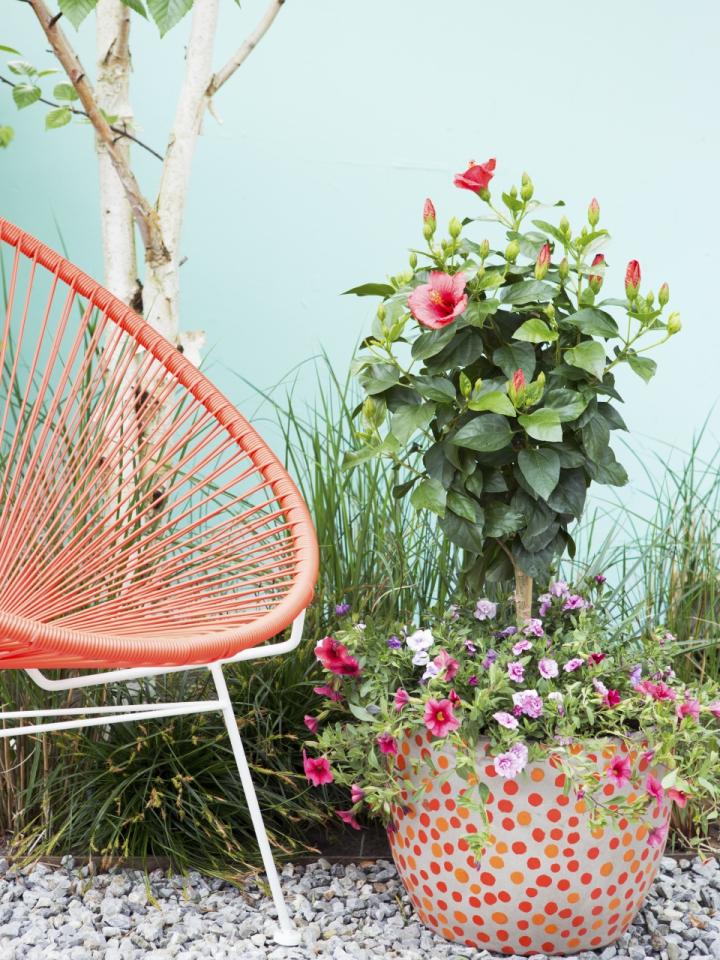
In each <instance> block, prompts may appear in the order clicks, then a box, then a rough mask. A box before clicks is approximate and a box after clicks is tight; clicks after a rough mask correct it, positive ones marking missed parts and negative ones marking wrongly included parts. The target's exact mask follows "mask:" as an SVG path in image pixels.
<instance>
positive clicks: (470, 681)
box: [468, 673, 480, 687]
mask: <svg viewBox="0 0 720 960" xmlns="http://www.w3.org/2000/svg"><path fill="white" fill-rule="evenodd" d="M478 683H480V681H479V680H478V678H477V677H476V676H475V674H474V673H473V675H472V676H471V677H468V686H470V687H476V686H477V685H478Z"/></svg>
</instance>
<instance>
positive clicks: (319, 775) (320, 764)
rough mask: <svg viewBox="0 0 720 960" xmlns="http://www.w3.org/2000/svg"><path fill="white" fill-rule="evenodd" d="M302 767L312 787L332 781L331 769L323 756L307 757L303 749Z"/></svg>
mask: <svg viewBox="0 0 720 960" xmlns="http://www.w3.org/2000/svg"><path fill="white" fill-rule="evenodd" d="M303 769H304V771H305V776H306V777H307V778H308V780H309V781H310V783H311V784H312V785H313V786H314V787H321V786H322V785H323V784H324V783H332V782H333V775H332V770H331V769H330V764H329V763H328V761H327V759H326V758H325V757H309V756H308V755H307V754H306V753H305V751H304V750H303Z"/></svg>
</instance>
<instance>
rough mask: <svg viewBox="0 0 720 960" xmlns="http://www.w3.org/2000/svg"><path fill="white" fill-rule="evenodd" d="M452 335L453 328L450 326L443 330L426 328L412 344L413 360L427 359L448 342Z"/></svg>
mask: <svg viewBox="0 0 720 960" xmlns="http://www.w3.org/2000/svg"><path fill="white" fill-rule="evenodd" d="M454 336H455V330H454V329H453V327H452V326H450V327H446V328H445V329H444V330H428V331H427V332H426V333H421V334H420V336H419V337H418V338H417V340H415V342H414V343H413V345H412V356H413V360H427V359H428V358H429V357H434V356H435V354H437V353H440V351H441V350H442V349H443V348H444V347H446V346H447V345H448V343H450V341H451V340H452V338H453V337H454Z"/></svg>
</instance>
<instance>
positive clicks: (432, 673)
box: [416, 654, 440, 680]
mask: <svg viewBox="0 0 720 960" xmlns="http://www.w3.org/2000/svg"><path fill="white" fill-rule="evenodd" d="M416 656H417V654H416ZM425 656H427V654H425ZM439 673H440V671H439V670H438V668H437V667H436V666H435V664H434V663H429V664H428V665H427V666H426V667H425V673H424V674H423V675H422V679H423V680H429V679H430V678H431V677H436V676H437V675H438V674H439Z"/></svg>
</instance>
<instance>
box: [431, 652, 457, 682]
mask: <svg viewBox="0 0 720 960" xmlns="http://www.w3.org/2000/svg"><path fill="white" fill-rule="evenodd" d="M433 663H434V664H435V666H436V667H437V668H438V670H439V671H440V672H442V671H443V670H444V671H445V680H447V681H448V683H449V682H450V681H451V680H453V679H454V678H455V676H456V674H457V672H458V670H459V669H460V664H459V663H458V662H457V660H456V659H455V657H451V656H450V654H449V653H448V652H447V650H441V651H440V653H439V654H438V655H437V656H436V657H435V659H434V660H433Z"/></svg>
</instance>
